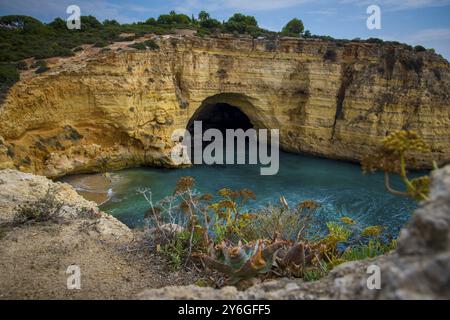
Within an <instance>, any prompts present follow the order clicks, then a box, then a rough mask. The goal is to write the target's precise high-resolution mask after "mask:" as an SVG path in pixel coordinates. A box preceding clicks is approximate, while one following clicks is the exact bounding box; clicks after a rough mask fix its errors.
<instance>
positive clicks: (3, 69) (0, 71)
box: [0, 63, 20, 87]
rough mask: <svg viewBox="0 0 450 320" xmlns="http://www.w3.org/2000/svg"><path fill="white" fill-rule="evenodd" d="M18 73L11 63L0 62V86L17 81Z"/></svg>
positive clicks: (10, 84) (7, 85) (6, 85)
mask: <svg viewBox="0 0 450 320" xmlns="http://www.w3.org/2000/svg"><path fill="white" fill-rule="evenodd" d="M19 79H20V75H19V72H18V70H17V67H16V65H15V64H13V63H2V64H0V87H9V86H12V85H13V84H14V83H16V82H17V81H19Z"/></svg>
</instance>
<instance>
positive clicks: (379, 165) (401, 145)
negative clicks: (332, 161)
mask: <svg viewBox="0 0 450 320" xmlns="http://www.w3.org/2000/svg"><path fill="white" fill-rule="evenodd" d="M425 152H430V148H429V147H428V145H427V144H426V143H425V141H424V140H423V139H422V138H421V137H420V136H419V135H418V134H417V133H416V132H415V131H409V130H403V131H398V132H395V133H392V134H390V135H389V136H387V137H386V138H384V139H383V140H382V144H381V147H380V148H378V150H377V151H376V152H375V154H371V155H368V156H367V157H365V158H364V159H363V160H362V162H361V165H362V169H363V171H364V172H375V171H384V179H385V185H386V189H387V190H388V191H389V192H390V193H392V194H395V195H401V196H408V197H411V198H413V199H416V200H426V199H428V193H429V191H430V178H429V177H428V176H422V177H417V178H413V179H410V178H409V177H408V175H407V170H406V167H407V165H408V164H414V163H415V161H416V160H415V157H414V156H415V155H416V154H417V153H425ZM433 166H434V167H435V168H436V164H435V163H433ZM390 174H397V175H399V176H400V178H401V180H402V182H403V183H404V184H405V186H406V191H400V190H396V189H395V188H393V187H392V186H391V183H390Z"/></svg>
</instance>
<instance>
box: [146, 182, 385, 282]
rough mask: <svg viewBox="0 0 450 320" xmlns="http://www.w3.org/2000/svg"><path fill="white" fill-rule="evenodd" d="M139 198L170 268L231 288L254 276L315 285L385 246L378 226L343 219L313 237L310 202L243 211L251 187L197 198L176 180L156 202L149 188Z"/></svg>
mask: <svg viewBox="0 0 450 320" xmlns="http://www.w3.org/2000/svg"><path fill="white" fill-rule="evenodd" d="M141 193H142V194H143V195H144V197H145V198H146V199H147V201H148V202H149V204H150V209H149V211H148V213H147V218H146V220H147V222H148V225H149V228H151V230H152V232H151V236H152V237H153V241H155V243H156V247H157V251H158V252H160V253H161V254H163V255H164V256H166V257H167V258H168V261H169V263H170V265H171V266H172V267H173V268H174V269H177V268H181V267H184V266H188V265H189V264H190V265H192V266H194V267H195V268H197V269H198V268H205V269H207V270H213V271H216V272H218V273H220V274H223V275H225V276H226V277H227V280H228V283H229V284H238V283H240V282H241V281H245V280H248V279H252V278H257V277H259V276H264V277H278V276H293V277H301V278H303V279H305V280H315V279H317V278H320V277H323V276H324V275H326V274H327V273H328V271H329V270H331V269H332V268H333V267H334V266H336V265H338V264H340V263H342V262H345V261H348V260H349V259H351V258H352V257H353V256H360V257H361V256H363V255H364V254H367V255H372V254H374V252H377V253H382V252H385V251H388V250H389V249H390V247H389V246H388V245H386V244H385V243H384V240H383V239H384V237H383V236H382V233H383V232H384V229H383V228H382V227H380V226H369V227H367V228H361V227H360V226H358V224H357V222H356V221H354V220H352V219H351V218H349V217H343V218H341V220H340V221H336V222H329V223H327V224H326V232H325V233H323V234H321V233H320V232H319V233H318V230H317V228H311V227H312V226H315V225H316V221H315V220H314V215H315V213H316V212H317V210H320V208H321V204H320V203H318V202H316V201H313V200H305V201H303V202H301V203H299V204H298V205H296V206H292V207H291V206H290V205H289V204H288V202H287V201H286V199H284V197H281V199H280V204H279V205H277V206H276V205H275V206H273V205H272V206H267V207H264V208H262V209H259V210H258V211H257V212H252V211H250V210H248V208H247V204H248V202H249V201H250V200H253V199H255V195H254V194H253V192H252V191H251V190H248V189H242V190H231V189H227V188H223V189H221V190H219V191H218V192H217V195H216V196H212V195H209V194H201V193H199V192H198V191H196V190H195V180H194V179H193V178H192V177H183V178H181V179H180V180H179V181H178V182H177V185H176V188H175V191H174V193H173V195H172V196H169V197H166V198H165V199H163V200H162V201H160V202H158V203H157V204H153V202H152V200H151V192H150V191H149V190H144V191H141ZM342 245H344V246H345V247H347V248H350V249H348V250H345V251H344V250H342V249H341V247H342ZM365 246H369V247H368V249H367V248H366V247H365ZM374 248H375V249H376V250H375V249H374ZM350 250H351V251H350Z"/></svg>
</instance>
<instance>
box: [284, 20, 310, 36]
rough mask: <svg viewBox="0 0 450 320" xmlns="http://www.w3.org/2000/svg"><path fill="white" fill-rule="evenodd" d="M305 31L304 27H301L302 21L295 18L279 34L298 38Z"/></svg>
mask: <svg viewBox="0 0 450 320" xmlns="http://www.w3.org/2000/svg"><path fill="white" fill-rule="evenodd" d="M304 30H305V26H304V25H303V21H302V20H300V19H297V18H294V19H292V20H291V21H289V22H288V23H287V24H286V25H285V26H284V27H283V29H282V30H281V33H283V34H285V35H293V36H299V35H301V34H302V33H303V31H304Z"/></svg>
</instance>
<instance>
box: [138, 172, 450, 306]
mask: <svg viewBox="0 0 450 320" xmlns="http://www.w3.org/2000/svg"><path fill="white" fill-rule="evenodd" d="M432 178H433V184H432V190H431V197H430V200H428V201H425V202H423V203H422V204H421V205H420V207H419V208H418V209H417V210H416V212H415V213H414V215H413V216H412V219H411V221H410V222H409V224H408V225H407V226H406V227H405V228H404V229H403V230H402V231H401V233H400V236H399V238H398V248H397V250H396V251H395V252H393V253H391V254H389V255H386V256H380V257H377V258H374V259H368V260H363V261H355V262H347V263H344V264H342V265H340V266H338V267H337V268H335V269H334V270H333V271H331V272H330V274H329V275H328V276H327V277H325V278H323V279H321V280H319V281H315V282H303V281H302V280H293V279H281V280H274V281H270V282H265V283H261V284H258V285H255V286H253V287H251V288H249V289H247V290H245V291H238V290H236V288H234V287H225V288H223V289H220V290H217V289H212V288H200V287H197V286H184V287H183V286H174V287H166V288H161V289H150V290H146V291H144V292H142V293H140V294H139V295H138V296H137V298H139V299H449V298H450V166H446V167H445V168H443V169H441V170H438V171H435V172H434V173H433V176H432ZM370 265H376V266H378V267H379V268H380V272H381V289H380V290H377V289H374V290H369V289H368V287H367V278H368V277H369V274H367V268H368V266H370Z"/></svg>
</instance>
